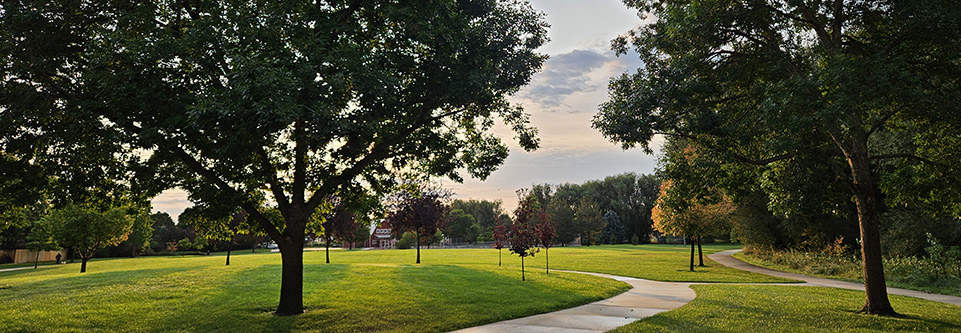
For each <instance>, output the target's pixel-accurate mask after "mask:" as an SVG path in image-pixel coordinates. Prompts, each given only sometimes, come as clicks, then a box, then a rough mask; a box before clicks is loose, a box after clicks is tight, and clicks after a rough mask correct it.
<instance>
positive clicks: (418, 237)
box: [414, 232, 420, 264]
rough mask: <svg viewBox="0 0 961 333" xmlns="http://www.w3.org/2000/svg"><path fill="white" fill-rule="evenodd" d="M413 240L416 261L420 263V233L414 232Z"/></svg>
mask: <svg viewBox="0 0 961 333" xmlns="http://www.w3.org/2000/svg"><path fill="white" fill-rule="evenodd" d="M414 242H415V243H417V263H418V264H419V263H420V233H419V232H415V233H414Z"/></svg>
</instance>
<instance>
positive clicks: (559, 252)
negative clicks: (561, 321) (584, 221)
mask: <svg viewBox="0 0 961 333" xmlns="http://www.w3.org/2000/svg"><path fill="white" fill-rule="evenodd" d="M730 248H734V247H733V246H730V245H710V246H706V247H705V252H709V253H713V252H717V251H722V250H726V249H730ZM688 251H689V249H688V248H685V247H680V246H671V245H641V246H631V245H619V246H591V247H558V248H553V249H551V250H550V259H551V267H552V269H568V270H580V271H592V272H601V273H609V274H615V275H622V276H631V277H640V278H647V279H655V280H664V281H694V282H783V281H785V280H781V279H776V278H771V277H767V276H764V275H759V274H753V273H747V272H742V271H737V270H733V269H729V268H726V267H723V266H720V265H719V264H717V263H715V262H713V261H710V260H709V259H707V258H705V264H707V265H708V267H706V268H702V267H699V268H697V270H696V271H695V272H693V273H692V272H689V271H688V270H687V268H688V267H687V264H688V261H687V260H688V255H689V252H688ZM501 254H502V256H503V258H502V259H503V263H504V265H503V266H501V267H498V266H497V260H498V251H497V250H494V249H471V250H444V249H430V250H423V251H422V261H423V264H421V265H415V264H413V262H414V259H415V252H414V250H375V251H360V250H353V251H345V250H335V251H331V261H332V263H331V264H324V263H323V262H324V253H323V251H309V252H308V253H306V254H305V255H304V263H305V269H304V276H305V277H304V294H305V295H304V303H305V306H306V307H307V310H308V312H307V313H305V314H303V315H301V316H296V317H275V316H273V315H271V312H272V311H273V310H274V308H275V306H276V305H277V301H278V293H279V289H280V272H281V266H280V256H279V254H277V253H258V254H250V253H249V252H244V251H241V252H239V253H235V254H234V256H233V258H231V264H232V265H231V266H224V265H223V263H224V256H223V253H217V254H214V255H211V256H167V257H142V258H135V259H130V258H117V259H95V260H92V261H91V262H90V263H88V272H87V273H84V274H80V273H78V271H79V263H78V264H68V265H61V266H57V267H50V268H43V269H39V270H32V269H28V270H18V271H10V272H0V303H2V304H3V305H4V306H3V307H0V319H2V320H0V332H8V331H64V332H68V331H69V332H73V331H90V330H99V331H163V332H166V331H203V332H208V331H216V332H226V331H230V332H234V331H243V332H248V331H271V332H272V331H324V332H338V331H396V332H432V331H448V330H453V329H458V328H464V327H470V326H475V325H480V324H484V323H490V322H495V321H500V320H505V319H510V318H517V317H523V316H527V315H532V314H537V313H543V312H548V311H553V310H557V309H562V308H568V307H572V306H576V305H580V304H585V303H589V302H591V301H594V300H599V299H603V298H607V297H610V296H613V295H616V294H619V293H621V292H623V291H625V290H627V288H628V286H627V284H625V283H622V282H617V281H614V280H611V279H605V278H598V277H594V276H588V275H583V274H574V273H562V272H555V271H552V272H551V273H550V274H545V272H544V263H545V262H544V261H545V256H544V252H543V251H542V252H541V253H538V254H537V255H536V256H535V257H533V258H529V259H527V260H526V266H527V279H528V281H526V282H522V281H520V277H521V272H520V259H519V258H518V257H517V256H512V255H510V254H509V252H508V251H507V250H503V251H501ZM0 268H3V267H0ZM694 288H695V290H697V292H698V298H697V299H696V300H695V301H694V302H692V303H691V304H688V305H686V306H684V307H682V308H680V309H678V310H674V311H669V312H665V313H662V314H660V315H658V316H655V317H652V318H650V319H647V320H644V321H642V322H638V323H635V324H632V325H631V326H629V327H627V328H625V329H628V330H639V331H647V330H667V331H687V330H702V331H735V330H741V331H743V330H745V329H749V330H750V331H770V330H776V331H783V330H800V331H806V330H868V329H877V330H902V329H906V330H913V329H920V330H926V329H933V330H958V329H961V327H959V326H958V325H959V324H958V323H957V321H958V319H957V318H961V307H957V306H947V305H941V304H939V303H933V302H927V301H921V300H914V299H910V298H904V297H896V296H892V300H893V301H894V302H895V303H894V304H895V308H896V309H897V310H899V311H901V312H902V313H905V314H907V315H908V317H907V318H903V319H890V318H878V317H873V316H863V315H855V314H853V313H851V312H852V311H853V310H857V309H858V308H859V307H860V304H861V302H863V293H858V292H856V291H842V290H834V289H825V288H813V287H784V286H757V285H695V286H694ZM768 318H770V320H769V319H768ZM835 321H839V322H835ZM831 325H834V326H831Z"/></svg>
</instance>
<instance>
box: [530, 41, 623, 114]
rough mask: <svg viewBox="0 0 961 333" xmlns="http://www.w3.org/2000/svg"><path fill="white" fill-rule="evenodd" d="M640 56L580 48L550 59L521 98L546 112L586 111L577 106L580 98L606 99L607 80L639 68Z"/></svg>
mask: <svg viewBox="0 0 961 333" xmlns="http://www.w3.org/2000/svg"><path fill="white" fill-rule="evenodd" d="M636 59H637V57H631V56H626V57H616V56H614V54H613V52H612V51H608V50H605V51H598V50H595V49H578V50H573V51H571V52H568V53H562V54H558V55H554V56H551V58H550V59H548V60H547V62H546V63H544V68H543V70H542V71H541V72H540V73H538V74H536V75H535V76H534V77H533V78H532V79H531V83H530V85H528V86H527V87H526V88H525V89H523V90H522V91H521V93H520V94H519V95H518V97H519V98H522V99H524V100H527V101H529V102H531V103H534V104H536V105H537V106H538V107H539V108H541V109H543V110H544V111H547V112H556V111H567V112H584V111H593V110H583V109H582V108H580V107H575V106H577V104H580V103H577V101H576V99H578V96H585V95H590V96H596V95H600V96H604V94H603V91H605V90H606V89H607V82H608V78H610V77H611V76H612V75H617V74H620V73H622V72H624V71H625V70H633V69H634V68H637V67H638V65H639V61H638V60H636Z"/></svg>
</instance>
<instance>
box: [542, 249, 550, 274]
mask: <svg viewBox="0 0 961 333" xmlns="http://www.w3.org/2000/svg"><path fill="white" fill-rule="evenodd" d="M549 249H550V248H549V247H545V248H544V267H545V268H547V274H551V257H550V256H549V255H548V251H547V250H549Z"/></svg>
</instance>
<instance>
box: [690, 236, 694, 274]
mask: <svg viewBox="0 0 961 333" xmlns="http://www.w3.org/2000/svg"><path fill="white" fill-rule="evenodd" d="M693 271H694V238H693V237H691V272H693Z"/></svg>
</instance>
